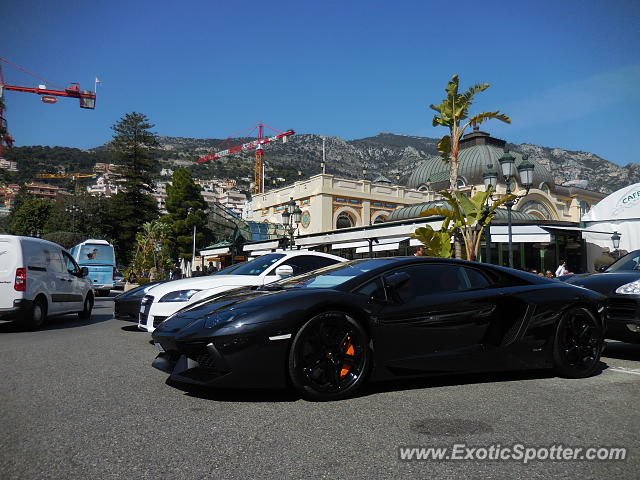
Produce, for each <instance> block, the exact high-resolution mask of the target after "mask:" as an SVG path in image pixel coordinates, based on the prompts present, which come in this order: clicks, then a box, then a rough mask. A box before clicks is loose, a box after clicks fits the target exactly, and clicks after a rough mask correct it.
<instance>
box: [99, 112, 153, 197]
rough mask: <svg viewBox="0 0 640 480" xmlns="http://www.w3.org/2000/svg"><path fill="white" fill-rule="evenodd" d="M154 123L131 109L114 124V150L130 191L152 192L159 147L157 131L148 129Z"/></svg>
mask: <svg viewBox="0 0 640 480" xmlns="http://www.w3.org/2000/svg"><path fill="white" fill-rule="evenodd" d="M154 126H155V125H153V124H152V123H149V119H148V118H147V117H146V115H143V114H142V113H137V112H131V113H127V114H125V116H124V117H123V118H121V119H120V121H119V122H118V123H116V124H115V125H113V126H112V127H111V129H112V130H113V131H114V136H113V140H112V141H111V144H110V147H111V151H112V152H113V157H114V161H115V163H116V164H117V165H119V168H118V171H119V173H120V174H121V175H122V177H123V179H124V184H123V187H124V189H125V190H126V191H128V192H139V193H144V192H146V193H151V192H153V177H152V172H153V171H155V170H157V168H158V161H157V160H156V159H155V157H154V153H155V151H156V149H157V148H158V146H159V144H158V139H157V138H156V135H155V133H153V132H151V131H150V130H149V129H151V128H153V127H154Z"/></svg>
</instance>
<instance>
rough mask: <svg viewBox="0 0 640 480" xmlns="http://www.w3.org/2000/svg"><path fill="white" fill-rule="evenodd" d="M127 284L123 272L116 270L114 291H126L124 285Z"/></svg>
mask: <svg viewBox="0 0 640 480" xmlns="http://www.w3.org/2000/svg"><path fill="white" fill-rule="evenodd" d="M125 283H127V282H126V280H125V279H124V275H123V274H122V272H121V271H119V270H116V271H115V273H114V275H113V289H114V290H124V284H125Z"/></svg>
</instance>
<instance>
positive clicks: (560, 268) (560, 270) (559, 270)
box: [556, 260, 567, 277]
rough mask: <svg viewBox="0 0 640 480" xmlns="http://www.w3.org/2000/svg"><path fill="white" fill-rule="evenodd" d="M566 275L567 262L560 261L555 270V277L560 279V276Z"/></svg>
mask: <svg viewBox="0 0 640 480" xmlns="http://www.w3.org/2000/svg"><path fill="white" fill-rule="evenodd" d="M566 274H567V262H566V261H565V260H560V265H558V268H556V277H561V276H562V275H566Z"/></svg>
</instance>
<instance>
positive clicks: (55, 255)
mask: <svg viewBox="0 0 640 480" xmlns="http://www.w3.org/2000/svg"><path fill="white" fill-rule="evenodd" d="M44 258H45V263H46V265H47V270H49V271H50V272H54V273H62V272H64V271H65V268H64V265H63V263H62V257H61V256H60V252H59V251H58V250H49V249H47V250H45V251H44Z"/></svg>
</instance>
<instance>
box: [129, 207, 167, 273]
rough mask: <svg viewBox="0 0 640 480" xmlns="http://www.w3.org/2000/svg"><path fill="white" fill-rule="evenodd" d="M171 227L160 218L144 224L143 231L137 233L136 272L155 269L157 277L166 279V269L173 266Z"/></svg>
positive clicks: (134, 263) (134, 268)
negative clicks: (170, 238) (170, 239)
mask: <svg viewBox="0 0 640 480" xmlns="http://www.w3.org/2000/svg"><path fill="white" fill-rule="evenodd" d="M170 233H171V229H170V227H169V226H168V225H167V224H165V223H163V222H160V221H158V220H156V221H153V222H147V223H145V224H144V225H142V231H140V232H138V234H137V235H136V249H135V253H134V255H133V270H134V271H135V272H143V271H150V270H151V269H155V271H156V272H157V277H156V279H158V280H164V279H165V278H166V275H165V271H166V270H167V268H168V267H170V266H171V261H170V258H171V257H170V249H169V236H170Z"/></svg>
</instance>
